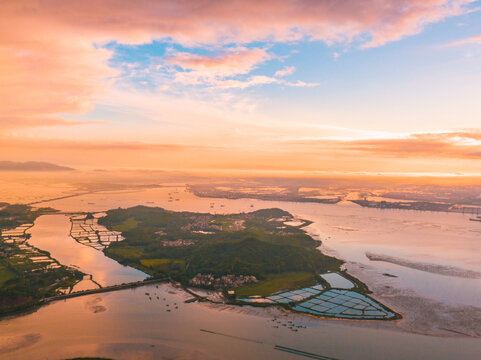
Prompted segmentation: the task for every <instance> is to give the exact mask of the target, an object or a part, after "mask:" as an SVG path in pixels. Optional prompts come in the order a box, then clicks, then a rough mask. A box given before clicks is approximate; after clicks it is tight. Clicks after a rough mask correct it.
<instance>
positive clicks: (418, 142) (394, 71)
mask: <svg viewBox="0 0 481 360" xmlns="http://www.w3.org/2000/svg"><path fill="white" fill-rule="evenodd" d="M0 17H1V19H0V20H1V21H0V77H1V82H0V98H1V101H0V160H13V161H29V160H36V161H49V162H55V163H61V164H64V165H70V166H76V167H81V168H82V167H85V168H89V167H91V168H94V167H131V168H160V169H226V170H230V169H240V170H283V171H299V170H304V171H322V172H331V171H335V172H375V173H377V172H386V173H437V174H454V173H461V174H481V1H471V0H423V1H419V0H395V1H394V0H364V1H358V0H337V1H335V0H264V1H259V0H253V1H251V0H229V1H225V0H224V1H221V0H219V1H216V0H210V1H208V0H205V1H203V0H199V1H183V0H179V1H163V0H156V1H155V0H137V1H128V0H117V1H115V0H82V1H75V0H66V1H65V0H22V1H18V0H3V1H1V2H0Z"/></svg>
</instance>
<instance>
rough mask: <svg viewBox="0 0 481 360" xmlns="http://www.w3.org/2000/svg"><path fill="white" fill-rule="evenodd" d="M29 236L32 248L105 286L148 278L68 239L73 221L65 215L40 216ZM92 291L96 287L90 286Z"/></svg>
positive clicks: (70, 238) (29, 231)
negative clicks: (74, 268) (47, 253)
mask: <svg viewBox="0 0 481 360" xmlns="http://www.w3.org/2000/svg"><path fill="white" fill-rule="evenodd" d="M27 232H28V233H30V234H31V238H30V239H29V240H28V242H29V243H30V244H32V245H33V246H36V247H38V248H39V249H42V250H47V251H49V252H50V255H51V256H52V257H53V258H55V259H57V260H58V261H59V262H60V263H61V264H63V265H67V266H74V267H76V268H78V269H79V270H80V271H82V272H84V273H85V274H89V275H92V279H93V280H94V281H96V282H97V283H99V284H100V285H102V286H108V285H115V284H121V283H124V282H132V281H138V280H143V279H145V278H146V277H147V276H148V275H146V274H144V273H143V272H141V271H139V270H136V269H133V268H131V267H127V266H123V265H121V264H119V263H118V262H117V261H115V260H112V259H110V258H108V257H106V256H104V254H103V253H102V252H100V251H98V250H95V249H93V248H91V247H89V246H85V245H81V244H79V243H78V242H76V241H75V240H74V239H73V238H72V237H70V235H69V234H70V220H69V218H68V217H67V216H66V215H44V216H40V217H39V218H38V219H37V220H36V221H35V224H34V226H33V227H32V228H31V229H30V230H28V231H27ZM90 287H97V286H95V284H93V283H91V284H90ZM83 288H85V286H84V287H83ZM87 288H88V287H87Z"/></svg>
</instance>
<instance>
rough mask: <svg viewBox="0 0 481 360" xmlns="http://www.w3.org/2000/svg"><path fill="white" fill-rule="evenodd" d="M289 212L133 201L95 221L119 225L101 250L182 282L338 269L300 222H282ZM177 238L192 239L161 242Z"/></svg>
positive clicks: (336, 261) (336, 263) (111, 226)
mask: <svg viewBox="0 0 481 360" xmlns="http://www.w3.org/2000/svg"><path fill="white" fill-rule="evenodd" d="M291 218H292V216H291V215H290V214H289V213H288V212H286V211H283V210H280V209H265V210H258V211H254V212H251V213H241V214H231V215H213V214H200V213H191V212H172V211H167V210H164V209H161V208H151V207H145V206H137V207H133V208H129V209H115V210H110V211H108V212H107V216H105V217H103V218H101V219H100V220H99V223H100V224H102V225H105V226H107V227H108V228H110V229H112V230H118V231H122V235H123V236H124V237H125V238H126V240H124V241H123V242H117V243H112V244H111V245H110V246H109V247H108V248H107V249H106V250H105V253H106V254H107V255H108V256H110V257H112V258H114V259H116V260H118V261H120V262H121V263H124V264H126V265H130V266H133V267H136V268H139V269H141V270H143V271H146V272H149V273H151V274H152V275H155V276H165V275H170V276H172V277H174V278H176V279H178V280H180V281H184V282H185V281H187V280H188V279H190V278H191V277H192V276H193V275H195V274H196V273H211V274H214V275H215V276H221V275H227V274H234V275H255V276H256V277H258V278H259V279H263V278H265V277H266V276H268V275H269V274H279V273H283V272H297V271H307V272H311V273H318V272H322V271H327V270H334V269H338V268H339V266H340V264H341V261H339V260H337V259H335V258H332V257H329V256H326V255H323V254H322V253H320V252H319V251H317V250H316V247H317V246H318V245H319V244H318V243H317V242H316V241H314V240H313V239H312V238H311V237H310V236H309V235H307V234H306V233H305V232H304V231H303V230H302V229H301V227H300V226H287V225H285V224H284V221H285V220H288V219H291ZM305 224H306V223H304V224H303V225H305ZM179 239H182V240H193V241H194V242H195V243H194V244H193V245H189V246H166V245H165V243H166V242H167V243H168V242H169V241H176V240H179ZM147 259H151V261H146V260H147ZM155 259H157V260H155Z"/></svg>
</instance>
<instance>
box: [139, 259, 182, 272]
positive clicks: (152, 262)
mask: <svg viewBox="0 0 481 360" xmlns="http://www.w3.org/2000/svg"><path fill="white" fill-rule="evenodd" d="M140 263H141V264H142V265H143V266H145V267H148V268H150V269H154V270H162V271H168V269H169V267H176V268H178V269H184V268H185V262H184V261H183V260H175V259H142V260H140Z"/></svg>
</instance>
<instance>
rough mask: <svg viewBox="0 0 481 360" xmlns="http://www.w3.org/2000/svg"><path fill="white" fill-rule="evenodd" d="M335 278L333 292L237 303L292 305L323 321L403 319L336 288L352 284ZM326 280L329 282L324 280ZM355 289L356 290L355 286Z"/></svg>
mask: <svg viewBox="0 0 481 360" xmlns="http://www.w3.org/2000/svg"><path fill="white" fill-rule="evenodd" d="M329 275H331V274H329ZM332 275H337V276H336V278H335V280H336V281H333V283H332V284H331V287H330V288H324V286H323V285H321V284H318V285H315V286H312V287H308V288H304V289H297V290H291V291H284V292H276V293H273V294H271V295H269V296H267V297H265V298H262V297H258V296H257V297H253V298H239V299H237V300H238V301H240V302H243V303H246V304H253V303H264V304H270V305H276V304H277V305H289V308H290V309H291V310H293V311H296V312H300V313H304V314H311V315H316V316H322V317H334V318H341V319H358V320H361V319H365V320H393V319H398V318H400V315H399V314H396V313H395V312H394V311H392V310H390V309H388V308H387V307H386V306H384V305H383V304H381V303H379V302H377V301H376V300H374V299H372V298H370V297H368V296H366V295H364V294H361V293H359V292H357V291H356V289H355V288H354V289H350V290H347V289H345V288H335V285H336V284H341V286H342V287H344V285H346V284H347V282H349V283H350V281H349V280H347V279H345V278H344V277H342V275H340V274H337V273H332ZM337 277H339V278H341V279H344V280H346V282H343V281H339V280H341V279H339V278H337ZM323 278H324V279H326V278H325V277H324V276H323ZM327 278H328V279H329V280H333V279H334V276H327ZM326 280H327V279H326ZM328 282H329V283H331V282H330V281H328ZM351 284H352V283H351ZM352 285H353V287H354V284H352Z"/></svg>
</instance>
